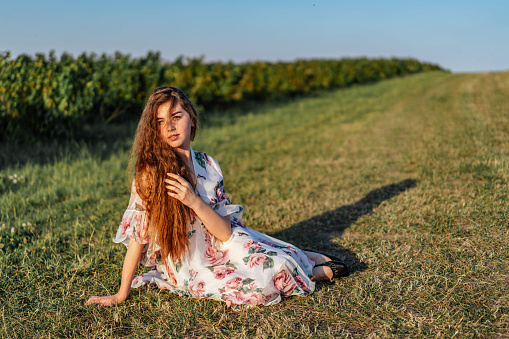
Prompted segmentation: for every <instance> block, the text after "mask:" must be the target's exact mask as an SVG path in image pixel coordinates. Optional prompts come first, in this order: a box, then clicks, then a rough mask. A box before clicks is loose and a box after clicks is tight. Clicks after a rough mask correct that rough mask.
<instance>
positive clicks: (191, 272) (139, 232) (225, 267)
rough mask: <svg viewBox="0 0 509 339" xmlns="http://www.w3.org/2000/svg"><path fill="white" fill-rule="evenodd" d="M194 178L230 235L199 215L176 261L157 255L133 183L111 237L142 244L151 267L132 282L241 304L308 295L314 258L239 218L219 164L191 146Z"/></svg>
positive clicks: (155, 245)
mask: <svg viewBox="0 0 509 339" xmlns="http://www.w3.org/2000/svg"><path fill="white" fill-rule="evenodd" d="M191 156H192V161H193V165H194V170H195V174H196V177H197V185H196V190H195V192H196V193H197V195H199V196H200V197H201V198H202V199H203V200H204V201H205V202H206V203H208V204H209V205H210V206H211V207H212V208H213V209H214V210H215V211H216V212H217V213H219V214H220V215H221V216H227V215H229V216H230V220H231V227H232V235H231V237H230V238H229V239H228V240H227V241H225V242H222V241H220V240H218V239H215V238H214V236H213V235H212V234H211V233H209V232H208V230H207V229H206V228H205V226H204V225H203V224H202V222H201V221H200V220H199V218H198V217H195V218H194V221H193V222H192V223H191V224H190V225H189V230H188V238H189V252H188V254H186V255H185V257H184V258H183V259H181V260H179V261H177V262H174V261H172V260H171V259H170V258H169V257H168V258H166V259H165V258H161V255H160V247H159V246H158V244H157V243H151V242H150V239H149V237H148V232H147V228H148V220H147V215H146V212H145V210H144V208H143V202H142V201H141V198H140V197H139V195H138V194H137V193H136V190H135V188H134V185H133V188H132V189H131V199H130V201H129V205H128V207H127V210H126V211H125V213H124V216H123V217H122V222H121V223H120V226H119V228H118V231H117V234H116V236H115V238H113V241H114V242H116V243H120V242H121V243H123V244H125V245H126V246H128V244H129V239H132V240H133V241H135V242H137V243H140V244H144V245H145V246H144V248H143V254H142V259H141V262H142V264H144V265H146V266H150V267H151V268H152V270H150V271H149V272H147V273H144V274H142V275H140V276H138V277H135V278H134V279H133V281H132V287H133V288H137V287H140V286H142V285H150V286H152V287H159V288H161V289H167V290H169V291H171V292H173V293H176V294H178V295H185V296H189V297H193V298H207V299H214V300H222V301H224V302H226V304H227V305H228V306H230V307H232V308H236V307H238V306H239V305H261V304H263V305H271V304H275V303H278V302H279V301H280V300H281V296H290V295H299V296H306V295H308V294H310V293H312V292H313V290H314V288H315V284H314V282H313V281H311V280H310V278H311V276H312V275H313V274H312V270H313V266H314V262H313V261H311V260H309V259H308V257H307V256H306V255H305V254H304V253H303V252H302V251H301V250H300V249H298V248H297V247H295V246H293V245H291V244H288V243H286V242H283V241H281V240H277V239H275V238H272V237H270V236H268V235H265V234H262V233H260V232H257V231H255V230H253V229H250V228H248V227H246V226H244V224H243V223H242V219H241V216H242V210H243V208H242V206H240V205H233V204H231V202H230V200H229V198H228V197H227V195H225V193H224V188H223V175H222V172H221V168H220V167H219V164H218V163H217V162H216V160H214V159H213V158H212V157H210V156H208V155H207V154H205V153H200V152H196V151H194V150H192V149H191Z"/></svg>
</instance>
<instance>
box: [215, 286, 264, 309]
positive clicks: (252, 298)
mask: <svg viewBox="0 0 509 339" xmlns="http://www.w3.org/2000/svg"><path fill="white" fill-rule="evenodd" d="M221 299H223V300H224V301H225V302H226V305H227V306H228V307H232V308H233V307H235V306H237V305H242V304H252V305H260V304H262V303H263V296H262V295H261V294H260V293H244V292H242V291H237V290H235V291H233V292H232V293H227V294H223V295H222V296H221Z"/></svg>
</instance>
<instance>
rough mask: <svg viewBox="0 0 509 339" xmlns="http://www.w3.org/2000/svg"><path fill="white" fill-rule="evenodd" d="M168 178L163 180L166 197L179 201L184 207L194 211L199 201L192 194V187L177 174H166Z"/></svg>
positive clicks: (194, 194)
mask: <svg viewBox="0 0 509 339" xmlns="http://www.w3.org/2000/svg"><path fill="white" fill-rule="evenodd" d="M166 174H167V175H168V176H169V177H170V178H169V179H165V180H164V182H165V183H166V189H167V190H168V195H169V196H170V197H173V198H175V199H178V200H180V202H182V203H183V204H184V205H186V206H187V207H189V208H190V209H193V210H194V207H196V205H197V202H199V200H201V199H200V198H198V196H197V195H196V193H194V190H193V187H192V186H191V184H189V182H187V180H186V179H184V178H182V177H181V176H180V175H178V174H173V173H166Z"/></svg>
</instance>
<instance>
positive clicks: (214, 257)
mask: <svg viewBox="0 0 509 339" xmlns="http://www.w3.org/2000/svg"><path fill="white" fill-rule="evenodd" d="M205 259H207V261H208V262H209V263H210V264H211V265H222V264H225V263H226V262H228V259H229V257H228V250H225V251H219V250H218V249H217V248H216V247H215V246H213V245H212V244H209V245H208V246H207V250H206V251H205Z"/></svg>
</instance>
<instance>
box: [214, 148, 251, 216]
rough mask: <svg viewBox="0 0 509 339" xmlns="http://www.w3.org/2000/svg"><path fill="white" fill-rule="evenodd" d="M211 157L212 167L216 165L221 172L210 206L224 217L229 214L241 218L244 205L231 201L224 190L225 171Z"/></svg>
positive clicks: (218, 171) (216, 168)
mask: <svg viewBox="0 0 509 339" xmlns="http://www.w3.org/2000/svg"><path fill="white" fill-rule="evenodd" d="M209 158H210V160H211V165H212V167H214V169H215V170H216V171H217V173H218V174H219V180H217V183H216V185H215V187H214V192H213V193H212V198H211V199H210V203H209V205H210V207H212V209H213V210H214V211H216V212H217V213H218V214H219V215H221V216H223V217H225V216H227V215H229V216H230V218H231V217H233V218H235V219H241V218H242V211H243V210H244V207H242V206H241V205H235V204H232V203H231V201H230V198H229V197H228V195H227V194H225V192H224V185H223V172H222V171H221V168H220V167H219V163H218V162H217V161H216V160H215V159H213V158H212V157H209Z"/></svg>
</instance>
